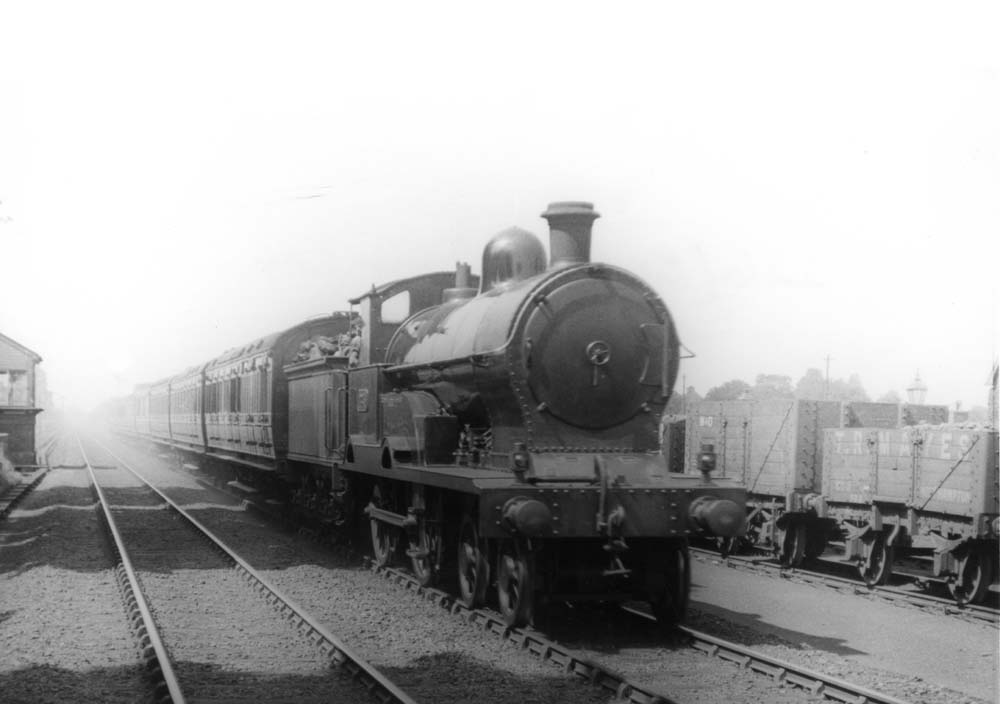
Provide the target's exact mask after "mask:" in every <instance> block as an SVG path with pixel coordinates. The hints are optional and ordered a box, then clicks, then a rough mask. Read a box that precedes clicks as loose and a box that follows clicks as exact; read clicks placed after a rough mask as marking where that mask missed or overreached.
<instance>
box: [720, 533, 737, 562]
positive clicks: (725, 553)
mask: <svg viewBox="0 0 1000 704" xmlns="http://www.w3.org/2000/svg"><path fill="white" fill-rule="evenodd" d="M741 540H742V539H741V538H740V537H739V536H733V537H730V538H716V539H715V546H716V547H717V548H718V550H719V556H720V557H722V558H726V557H729V556H730V555H732V554H733V553H736V552H739V550H740V547H741V545H740V543H741Z"/></svg>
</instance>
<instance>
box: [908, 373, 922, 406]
mask: <svg viewBox="0 0 1000 704" xmlns="http://www.w3.org/2000/svg"><path fill="white" fill-rule="evenodd" d="M926 398H927V384H925V383H924V382H922V381H921V380H920V372H917V375H916V377H914V379H913V383H912V384H910V386H909V388H907V389H906V400H907V402H908V403H911V404H914V405H917V406H920V405H922V404H923V402H924V399H926Z"/></svg>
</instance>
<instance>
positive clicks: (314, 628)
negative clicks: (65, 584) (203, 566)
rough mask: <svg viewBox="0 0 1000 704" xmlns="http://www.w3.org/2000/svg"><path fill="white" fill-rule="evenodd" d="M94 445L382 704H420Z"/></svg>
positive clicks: (191, 518) (126, 466)
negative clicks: (143, 486) (180, 517)
mask: <svg viewBox="0 0 1000 704" xmlns="http://www.w3.org/2000/svg"><path fill="white" fill-rule="evenodd" d="M93 442H94V443H95V444H97V445H98V446H99V447H101V448H102V449H103V450H104V451H105V452H107V453H108V454H109V455H111V457H113V458H114V459H115V461H116V462H118V463H119V465H120V466H121V467H122V468H123V469H125V470H127V471H129V472H131V473H132V474H133V475H135V476H136V477H137V478H138V479H139V480H140V481H142V482H143V483H144V484H146V485H147V486H148V487H149V488H150V489H152V490H153V491H154V492H156V494H157V495H158V496H159V497H160V498H161V499H163V501H164V502H166V504H167V506H169V507H170V508H171V509H172V510H173V511H175V512H176V513H177V514H179V515H180V516H182V517H183V518H184V519H185V520H187V521H188V522H189V523H191V525H193V526H194V527H195V528H197V529H198V530H199V531H200V532H201V534H202V535H203V536H204V537H205V538H206V539H208V540H209V541H210V542H211V543H212V544H213V545H214V546H215V547H216V548H217V549H218V550H219V551H220V552H221V553H222V554H223V555H225V556H226V557H227V558H228V559H230V560H231V561H232V562H233V563H234V566H235V568H236V571H237V572H238V573H239V574H240V576H242V577H243V579H244V580H245V581H246V582H247V583H248V584H249V585H250V586H251V588H254V589H255V590H257V591H258V592H260V593H261V595H262V596H263V597H264V599H265V600H266V601H267V602H268V603H269V604H271V605H272V606H273V607H274V608H275V609H277V610H278V611H279V612H281V614H282V615H284V616H285V617H286V618H288V619H289V620H290V621H292V622H293V623H294V624H295V625H296V627H297V628H298V630H299V631H300V632H301V633H302V634H303V635H305V636H306V637H307V638H309V639H310V640H312V641H313V642H314V643H316V644H317V646H319V647H321V648H322V649H323V651H324V652H325V653H326V654H327V656H328V657H330V658H331V659H332V660H333V661H334V663H335V664H336V665H338V666H339V667H343V668H344V669H345V670H347V671H348V672H349V673H350V674H351V675H352V676H353V677H355V678H357V679H360V680H361V681H362V682H363V683H364V684H365V686H366V687H367V688H368V689H369V690H370V691H371V693H372V696H374V697H375V698H377V699H379V700H380V701H382V702H389V701H392V702H398V704H416V701H415V700H414V699H413V698H411V697H410V696H409V695H408V694H407V693H406V692H404V691H403V690H402V689H400V688H399V687H398V686H397V685H396V684H395V683H393V682H392V681H391V680H390V679H389V678H387V677H386V676H385V675H383V674H382V673H381V672H379V671H378V670H377V669H376V668H375V667H374V666H373V665H371V664H369V663H368V662H367V661H365V660H364V659H363V658H361V657H360V656H359V655H357V654H356V653H355V652H354V651H353V650H351V649H350V648H349V647H348V646H347V645H345V644H344V643H343V642H342V641H341V640H340V639H339V638H338V637H337V636H335V635H334V634H333V633H331V632H330V631H329V630H328V629H327V628H326V627H325V626H323V625H322V624H321V623H319V622H317V621H316V620H315V619H313V618H312V617H311V616H310V615H309V614H308V613H307V612H306V611H305V609H304V608H302V607H301V606H300V605H299V604H297V603H296V602H295V601H293V600H292V599H290V598H289V597H287V596H285V595H284V594H282V593H281V592H280V591H278V589H277V588H276V587H275V586H274V585H272V584H271V583H270V582H269V581H267V579H265V578H264V577H263V576H262V575H260V574H258V573H257V572H256V571H255V570H254V568H253V567H251V566H250V564H249V563H248V562H246V561H245V560H244V559H243V558H241V557H240V556H239V555H237V554H236V553H235V552H233V551H232V550H231V549H230V548H229V547H228V546H227V545H226V544H225V543H223V542H222V541H221V540H219V539H218V538H217V537H215V535H213V534H212V532H211V531H209V530H208V528H206V527H205V526H204V525H202V523H201V522H200V521H198V519H196V518H194V516H192V515H190V514H189V513H188V512H187V511H185V510H184V509H182V508H181V507H180V506H178V505H177V504H176V503H175V502H174V501H173V500H172V499H170V497H168V496H167V495H166V494H164V493H163V492H162V491H160V490H159V489H157V488H156V487H155V486H153V485H152V484H151V483H150V482H149V481H148V480H147V479H146V478H145V477H143V476H142V475H141V474H139V473H138V472H137V471H135V470H134V469H133V468H132V467H131V466H130V465H129V464H128V463H127V462H126V461H125V460H123V459H122V458H121V457H119V456H118V455H117V454H115V452H114V451H112V450H111V449H110V448H108V447H107V446H106V445H104V444H103V443H101V442H99V441H97V440H94V441H93Z"/></svg>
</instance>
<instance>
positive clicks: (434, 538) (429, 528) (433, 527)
mask: <svg viewBox="0 0 1000 704" xmlns="http://www.w3.org/2000/svg"><path fill="white" fill-rule="evenodd" d="M443 547H444V540H442V537H441V510H440V504H439V503H438V502H434V503H433V504H432V505H431V507H430V508H428V510H427V512H426V513H425V515H424V517H423V520H421V521H420V523H419V524H418V526H417V535H416V541H414V540H413V539H412V538H411V539H410V549H409V554H410V561H411V562H412V564H413V573H414V575H416V577H417V581H418V582H420V586H422V587H429V586H430V585H432V584H434V583H435V582H436V581H437V578H438V573H439V572H440V570H441V550H442V548H443Z"/></svg>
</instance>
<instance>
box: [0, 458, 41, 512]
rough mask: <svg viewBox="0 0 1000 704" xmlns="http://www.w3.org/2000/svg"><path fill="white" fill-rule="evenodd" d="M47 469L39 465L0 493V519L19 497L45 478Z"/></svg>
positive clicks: (13, 506) (19, 499) (14, 505)
mask: <svg viewBox="0 0 1000 704" xmlns="http://www.w3.org/2000/svg"><path fill="white" fill-rule="evenodd" d="M48 471H49V468H48V467H44V466H43V467H39V468H38V469H36V470H35V471H34V472H32V473H31V474H28V475H24V476H21V477H20V481H19V482H18V483H17V484H12V485H11V486H9V487H7V488H6V490H4V492H3V493H2V494H0V519H2V518H5V517H6V516H7V514H9V513H10V512H11V511H13V510H14V508H15V507H16V506H17V504H18V503H19V502H20V501H21V499H23V498H24V497H25V496H26V495H27V494H28V492H30V491H31V490H32V489H34V488H35V487H36V486H38V482H40V481H42V479H44V478H45V475H46V474H47V473H48Z"/></svg>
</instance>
